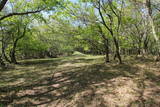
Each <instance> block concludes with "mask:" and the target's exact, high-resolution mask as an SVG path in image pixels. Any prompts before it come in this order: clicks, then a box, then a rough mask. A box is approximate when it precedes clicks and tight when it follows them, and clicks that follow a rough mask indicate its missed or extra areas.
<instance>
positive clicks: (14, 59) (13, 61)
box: [10, 40, 18, 64]
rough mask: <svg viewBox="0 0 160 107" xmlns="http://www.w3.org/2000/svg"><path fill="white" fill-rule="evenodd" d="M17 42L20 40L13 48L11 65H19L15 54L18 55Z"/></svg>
mask: <svg viewBox="0 0 160 107" xmlns="http://www.w3.org/2000/svg"><path fill="white" fill-rule="evenodd" d="M17 42H18V40H16V41H15V42H14V44H13V48H12V49H11V51H10V57H11V63H14V64H18V63H17V60H16V55H15V53H16V47H17Z"/></svg>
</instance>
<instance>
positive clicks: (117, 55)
mask: <svg viewBox="0 0 160 107" xmlns="http://www.w3.org/2000/svg"><path fill="white" fill-rule="evenodd" d="M112 36H113V35H112ZM113 41H114V44H115V47H116V57H117V58H118V60H119V64H122V58H121V55H120V49H119V43H118V41H117V39H116V38H115V37H114V36H113Z"/></svg>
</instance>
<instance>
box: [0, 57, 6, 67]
mask: <svg viewBox="0 0 160 107" xmlns="http://www.w3.org/2000/svg"><path fill="white" fill-rule="evenodd" d="M5 66H6V64H5V63H4V61H3V59H2V56H0V67H1V68H2V69H4V68H5Z"/></svg>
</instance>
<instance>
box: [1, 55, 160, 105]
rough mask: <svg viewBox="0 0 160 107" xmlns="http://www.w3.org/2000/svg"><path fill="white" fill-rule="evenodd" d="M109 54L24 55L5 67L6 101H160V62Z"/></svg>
mask: <svg viewBox="0 0 160 107" xmlns="http://www.w3.org/2000/svg"><path fill="white" fill-rule="evenodd" d="M103 60H104V57H103V56H88V55H80V56H70V57H61V58H54V59H34V60H25V61H21V65H16V66H15V65H14V66H11V67H10V68H9V69H8V70H6V71H1V72H0V107H32V106H33V107H160V63H158V62H154V61H153V60H152V59H145V58H137V59H135V58H134V57H125V60H124V64H121V65H119V64H117V63H116V62H115V61H112V62H111V63H108V64H105V63H104V61H103Z"/></svg>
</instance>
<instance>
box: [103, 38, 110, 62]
mask: <svg viewBox="0 0 160 107" xmlns="http://www.w3.org/2000/svg"><path fill="white" fill-rule="evenodd" d="M104 45H105V55H106V57H105V62H106V63H108V62H110V61H109V40H108V39H106V40H104Z"/></svg>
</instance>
